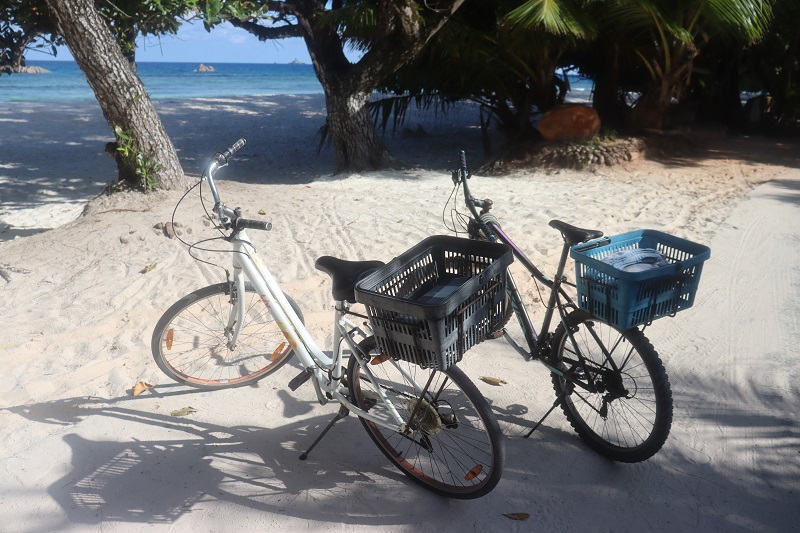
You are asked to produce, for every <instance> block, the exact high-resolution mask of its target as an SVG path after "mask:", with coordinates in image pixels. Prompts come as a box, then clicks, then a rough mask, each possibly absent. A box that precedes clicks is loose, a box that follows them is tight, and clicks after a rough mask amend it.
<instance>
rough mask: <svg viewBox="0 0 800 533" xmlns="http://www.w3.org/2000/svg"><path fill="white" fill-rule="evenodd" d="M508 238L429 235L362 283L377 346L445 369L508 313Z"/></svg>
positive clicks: (360, 297) (360, 296)
mask: <svg viewBox="0 0 800 533" xmlns="http://www.w3.org/2000/svg"><path fill="white" fill-rule="evenodd" d="M513 260H514V258H513V255H512V252H511V248H509V247H508V246H506V245H504V244H499V243H488V242H484V241H474V240H469V239H461V238H458V237H450V236H435V237H429V238H427V239H425V240H424V241H422V242H420V243H419V244H417V245H416V246H414V247H413V248H411V249H410V250H408V251H407V252H405V253H403V254H402V255H400V256H398V257H397V258H395V259H394V260H392V261H391V262H390V263H389V264H387V265H385V266H384V267H381V268H380V269H378V270H377V271H376V272H374V273H372V274H370V275H369V276H367V277H366V278H364V279H363V280H361V281H360V282H359V283H358V284H357V285H356V300H357V301H358V302H360V303H362V304H364V305H365V306H366V307H367V314H368V315H369V318H370V323H371V325H372V329H373V332H374V334H375V338H376V340H377V342H378V347H379V348H380V349H381V350H382V351H385V352H386V353H388V354H389V355H391V356H392V357H394V358H395V359H401V360H404V361H410V362H412V363H416V364H418V365H420V366H423V367H426V368H436V369H438V370H445V369H446V368H447V367H449V366H450V365H452V364H455V363H457V362H458V361H460V360H461V358H462V357H463V356H464V352H466V351H467V350H469V349H470V348H471V347H472V346H474V345H475V344H477V343H478V342H480V341H481V340H482V339H483V338H484V337H485V336H486V335H487V334H489V333H491V332H492V331H494V328H495V327H496V326H497V325H498V324H499V322H500V320H501V319H502V318H503V317H504V316H506V313H507V310H508V309H507V306H508V303H507V299H506V279H507V275H506V269H507V268H508V265H510V264H511V262H512V261H513Z"/></svg>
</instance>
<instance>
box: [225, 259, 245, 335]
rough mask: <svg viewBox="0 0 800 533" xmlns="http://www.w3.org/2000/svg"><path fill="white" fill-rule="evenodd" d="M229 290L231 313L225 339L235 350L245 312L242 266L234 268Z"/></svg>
mask: <svg viewBox="0 0 800 533" xmlns="http://www.w3.org/2000/svg"><path fill="white" fill-rule="evenodd" d="M229 291H230V294H229V297H230V302H231V314H230V315H229V316H228V324H227V326H225V341H226V344H227V346H228V349H229V350H231V351H233V350H235V349H236V343H237V342H238V340H239V333H240V332H241V331H242V324H243V323H244V314H245V300H246V298H245V294H246V292H245V285H244V275H243V274H242V269H241V268H234V271H233V281H231V282H230V283H229Z"/></svg>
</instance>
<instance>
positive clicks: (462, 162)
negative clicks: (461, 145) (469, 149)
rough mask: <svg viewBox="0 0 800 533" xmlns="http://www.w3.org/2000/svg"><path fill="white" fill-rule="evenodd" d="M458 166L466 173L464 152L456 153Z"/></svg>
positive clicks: (465, 155)
mask: <svg viewBox="0 0 800 533" xmlns="http://www.w3.org/2000/svg"><path fill="white" fill-rule="evenodd" d="M458 164H459V165H461V170H463V171H464V173H466V172H467V153H466V152H465V151H464V150H459V152H458Z"/></svg>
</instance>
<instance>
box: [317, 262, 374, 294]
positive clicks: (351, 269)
mask: <svg viewBox="0 0 800 533" xmlns="http://www.w3.org/2000/svg"><path fill="white" fill-rule="evenodd" d="M383 265H384V263H383V261H346V260H344V259H339V258H337V257H331V256H329V255H323V256H322V257H320V258H319V259H317V261H316V263H314V266H315V267H316V268H317V270H321V271H323V272H325V273H326V274H328V275H329V276H330V277H331V280H332V281H333V284H332V285H333V287H332V290H331V293H332V294H333V299H334V300H336V301H339V300H346V301H348V302H350V303H356V294H355V287H356V283H358V280H360V279H361V278H362V277H363V276H365V275H366V274H368V273H370V272H372V271H373V270H375V269H376V268H378V267H382V266H383Z"/></svg>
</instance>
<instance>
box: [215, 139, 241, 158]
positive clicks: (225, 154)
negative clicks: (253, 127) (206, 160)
mask: <svg viewBox="0 0 800 533" xmlns="http://www.w3.org/2000/svg"><path fill="white" fill-rule="evenodd" d="M245 144H247V139H245V138H241V139H239V140H238V141H236V142H235V143H233V144H232V145H231V146H230V148H228V149H227V150H225V151H224V152H222V154H221V155H222V157H224V158H225V161H227V160H228V158H229V157H231V156H232V155H233V154H235V153H236V152H238V151H239V150H241V149H242V147H243V146H244V145H245Z"/></svg>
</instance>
